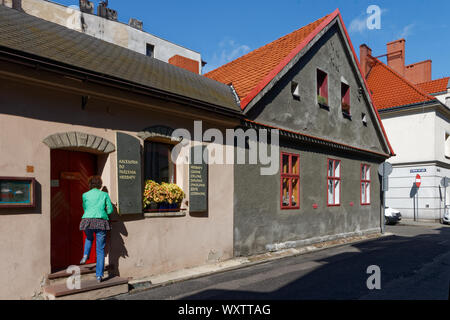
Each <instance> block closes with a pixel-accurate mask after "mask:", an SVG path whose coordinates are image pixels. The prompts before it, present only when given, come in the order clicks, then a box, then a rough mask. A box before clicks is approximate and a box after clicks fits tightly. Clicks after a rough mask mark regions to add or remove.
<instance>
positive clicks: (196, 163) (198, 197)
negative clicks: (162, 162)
mask: <svg viewBox="0 0 450 320" xmlns="http://www.w3.org/2000/svg"><path fill="white" fill-rule="evenodd" d="M205 149H206V147H205V146H196V147H193V148H191V164H190V165H189V211H190V212H194V213H203V212H207V211H208V164H207V163H205V161H204V159H203V157H202V155H203V152H204V151H205ZM195 154H197V156H195Z"/></svg>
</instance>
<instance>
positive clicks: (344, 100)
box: [341, 82, 351, 115]
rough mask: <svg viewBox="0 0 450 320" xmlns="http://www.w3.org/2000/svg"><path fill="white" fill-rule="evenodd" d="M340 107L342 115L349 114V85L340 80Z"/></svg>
mask: <svg viewBox="0 0 450 320" xmlns="http://www.w3.org/2000/svg"><path fill="white" fill-rule="evenodd" d="M341 108H342V113H343V114H344V115H350V114H351V113H350V86H349V85H348V84H346V83H344V82H341Z"/></svg>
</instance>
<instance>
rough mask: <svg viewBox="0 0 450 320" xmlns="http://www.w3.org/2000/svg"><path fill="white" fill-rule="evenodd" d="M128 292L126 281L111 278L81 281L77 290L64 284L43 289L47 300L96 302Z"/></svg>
mask: <svg viewBox="0 0 450 320" xmlns="http://www.w3.org/2000/svg"><path fill="white" fill-rule="evenodd" d="M127 292H128V279H125V278H120V277H111V278H107V279H105V280H103V281H102V282H100V283H98V282H97V280H81V283H80V288H79V289H76V288H75V289H69V288H67V285H66V283H61V284H55V285H49V286H46V287H44V297H45V298H46V299H49V300H96V299H103V298H108V297H112V296H116V295H119V294H123V293H127Z"/></svg>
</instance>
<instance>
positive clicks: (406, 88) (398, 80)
mask: <svg viewBox="0 0 450 320" xmlns="http://www.w3.org/2000/svg"><path fill="white" fill-rule="evenodd" d="M373 63H374V65H373V66H372V68H371V69H370V72H369V74H368V75H367V84H368V86H369V89H370V91H371V94H372V99H373V102H374V104H375V107H376V108H377V109H378V110H383V109H387V108H392V107H398V106H405V105H409V104H414V103H420V102H426V101H431V100H435V98H434V97H432V96H430V95H428V94H427V93H426V92H425V91H423V90H422V89H420V88H419V87H418V86H416V85H414V84H412V83H411V82H409V81H408V80H406V79H405V78H404V77H402V76H401V75H400V74H398V73H397V72H396V71H394V70H393V69H391V68H390V67H389V66H387V65H386V64H384V63H383V62H381V61H380V60H378V59H376V58H373Z"/></svg>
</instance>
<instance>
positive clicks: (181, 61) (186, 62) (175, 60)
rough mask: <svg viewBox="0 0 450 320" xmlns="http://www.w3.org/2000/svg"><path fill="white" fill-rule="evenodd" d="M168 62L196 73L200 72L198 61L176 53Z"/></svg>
mask: <svg viewBox="0 0 450 320" xmlns="http://www.w3.org/2000/svg"><path fill="white" fill-rule="evenodd" d="M169 63H170V64H172V65H174V66H177V67H180V68H183V69H186V70H189V71H191V72H194V73H197V74H198V73H200V70H199V69H200V68H199V63H198V61H195V60H192V59H189V58H186V57H183V56H180V55H178V54H177V55H174V56H173V57H172V58H170V59H169Z"/></svg>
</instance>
